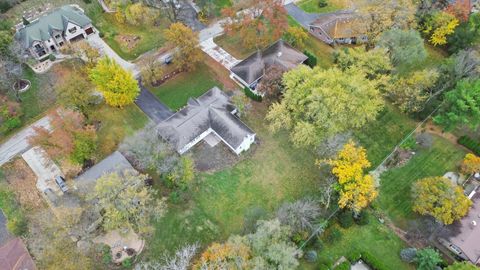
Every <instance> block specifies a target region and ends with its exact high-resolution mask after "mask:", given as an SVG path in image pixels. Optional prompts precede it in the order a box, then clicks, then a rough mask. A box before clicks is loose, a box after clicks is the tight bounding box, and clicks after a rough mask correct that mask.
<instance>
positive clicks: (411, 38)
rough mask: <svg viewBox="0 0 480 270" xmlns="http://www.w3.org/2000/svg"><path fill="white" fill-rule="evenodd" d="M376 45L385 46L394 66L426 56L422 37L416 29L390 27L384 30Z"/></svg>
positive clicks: (420, 59)
mask: <svg viewBox="0 0 480 270" xmlns="http://www.w3.org/2000/svg"><path fill="white" fill-rule="evenodd" d="M378 46H380V47H383V48H386V49H387V50H388V53H389V55H390V60H391V61H392V63H393V64H394V65H396V66H398V65H402V64H412V63H415V62H421V61H423V60H425V58H426V57H427V51H426V50H425V45H424V42H423V38H422V37H421V36H420V33H419V32H418V31H416V30H413V29H410V30H400V29H391V30H388V31H386V32H384V33H383V34H382V35H381V36H380V38H379V40H378Z"/></svg>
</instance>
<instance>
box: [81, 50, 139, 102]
mask: <svg viewBox="0 0 480 270" xmlns="http://www.w3.org/2000/svg"><path fill="white" fill-rule="evenodd" d="M89 76H90V79H91V80H92V82H93V83H94V84H95V85H96V86H97V89H98V90H99V91H100V92H101V93H102V94H103V96H104V98H105V102H106V103H107V104H108V105H111V106H115V107H123V106H126V105H129V104H132V103H133V102H134V101H135V99H136V98H137V96H138V94H139V93H140V88H139V87H138V84H137V81H136V80H135V78H134V77H133V74H132V73H131V72H128V71H126V70H125V69H123V68H122V67H121V66H120V65H119V64H118V63H117V62H115V60H113V59H111V58H109V57H104V58H102V59H100V60H99V61H98V63H97V64H96V66H95V67H94V68H92V69H91V70H90V72H89Z"/></svg>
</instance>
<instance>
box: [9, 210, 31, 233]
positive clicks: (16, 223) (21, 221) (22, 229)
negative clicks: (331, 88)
mask: <svg viewBox="0 0 480 270" xmlns="http://www.w3.org/2000/svg"><path fill="white" fill-rule="evenodd" d="M7 229H8V231H9V232H11V233H12V234H13V235H23V234H25V233H26V232H27V220H26V219H25V216H24V215H14V216H10V217H9V218H8V221H7Z"/></svg>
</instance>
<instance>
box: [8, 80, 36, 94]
mask: <svg viewBox="0 0 480 270" xmlns="http://www.w3.org/2000/svg"><path fill="white" fill-rule="evenodd" d="M19 81H24V82H27V86H25V87H24V88H22V89H18V90H16V89H15V84H16V83H13V86H12V88H13V90H15V91H18V92H19V93H23V92H25V91H27V90H28V89H30V87H31V86H32V82H31V81H29V80H27V79H20V80H19Z"/></svg>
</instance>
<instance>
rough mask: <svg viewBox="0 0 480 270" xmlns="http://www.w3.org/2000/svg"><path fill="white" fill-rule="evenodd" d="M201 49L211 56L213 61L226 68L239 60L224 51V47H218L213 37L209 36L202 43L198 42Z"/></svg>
mask: <svg viewBox="0 0 480 270" xmlns="http://www.w3.org/2000/svg"><path fill="white" fill-rule="evenodd" d="M200 47H201V48H202V51H204V52H205V53H206V54H208V55H209V56H210V57H212V58H213V59H214V60H215V61H217V62H219V63H220V64H222V65H223V66H224V67H226V68H227V69H228V70H230V68H232V67H233V66H234V65H236V64H237V63H238V62H240V60H238V59H236V58H235V57H233V56H232V55H231V54H229V53H228V52H226V51H225V50H224V49H222V48H220V47H219V46H218V45H217V44H216V43H215V42H214V41H213V38H209V39H207V40H205V41H203V42H202V43H200Z"/></svg>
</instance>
